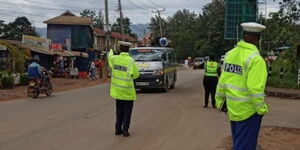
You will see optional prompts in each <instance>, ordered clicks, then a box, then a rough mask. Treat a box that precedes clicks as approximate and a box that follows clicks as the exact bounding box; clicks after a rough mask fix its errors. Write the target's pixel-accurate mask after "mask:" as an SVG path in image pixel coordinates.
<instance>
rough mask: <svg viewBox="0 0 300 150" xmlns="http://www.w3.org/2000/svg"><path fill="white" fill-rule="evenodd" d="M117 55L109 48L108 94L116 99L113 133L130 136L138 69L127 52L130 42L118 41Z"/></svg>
mask: <svg viewBox="0 0 300 150" xmlns="http://www.w3.org/2000/svg"><path fill="white" fill-rule="evenodd" d="M119 45H120V51H121V53H120V54H119V55H114V52H113V50H110V52H109V56H108V61H109V66H110V68H111V72H112V75H111V88H110V96H111V97H112V98H114V99H116V124H115V129H116V130H115V135H122V134H123V136H124V137H128V136H130V134H129V132H128V130H129V127H130V120H131V113H132V109H133V102H134V101H135V100H136V91H135V87H134V82H133V80H134V79H136V78H138V77H139V71H138V68H137V66H136V64H135V61H134V59H132V58H131V57H130V56H129V54H128V51H129V48H130V46H131V43H128V42H119Z"/></svg>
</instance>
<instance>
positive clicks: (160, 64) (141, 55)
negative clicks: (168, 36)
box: [129, 47, 177, 92]
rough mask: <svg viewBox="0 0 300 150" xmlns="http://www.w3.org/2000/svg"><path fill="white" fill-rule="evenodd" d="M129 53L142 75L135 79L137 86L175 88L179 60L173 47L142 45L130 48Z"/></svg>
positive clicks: (143, 87)
mask: <svg viewBox="0 0 300 150" xmlns="http://www.w3.org/2000/svg"><path fill="white" fill-rule="evenodd" d="M129 54H130V55H131V56H132V58H133V59H134V60H135V62H136V63H137V65H138V67H139V71H140V77H139V78H138V79H136V80H135V81H134V82H135V86H136V88H139V89H145V88H161V89H163V90H164V91H165V92H167V91H168V90H169V89H174V88H175V83H176V80H177V62H176V55H175V50H174V49H173V48H166V47H140V48H133V49H130V51H129Z"/></svg>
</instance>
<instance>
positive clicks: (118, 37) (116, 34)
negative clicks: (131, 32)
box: [111, 32, 137, 42]
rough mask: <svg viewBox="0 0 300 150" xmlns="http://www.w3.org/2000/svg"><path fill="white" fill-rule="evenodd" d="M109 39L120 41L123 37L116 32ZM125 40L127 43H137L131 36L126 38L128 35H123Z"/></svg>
mask: <svg viewBox="0 0 300 150" xmlns="http://www.w3.org/2000/svg"><path fill="white" fill-rule="evenodd" d="M111 37H112V38H116V39H120V40H121V39H123V36H122V35H121V34H120V33H117V32H112V33H111ZM125 39H126V40H127V41H129V42H135V41H137V40H136V39H135V38H134V37H131V36H128V35H125Z"/></svg>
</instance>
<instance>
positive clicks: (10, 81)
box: [1, 76, 14, 88]
mask: <svg viewBox="0 0 300 150" xmlns="http://www.w3.org/2000/svg"><path fill="white" fill-rule="evenodd" d="M1 82H2V87H3V88H13V87H14V78H13V77H10V76H8V77H4V78H3V79H2V81H1Z"/></svg>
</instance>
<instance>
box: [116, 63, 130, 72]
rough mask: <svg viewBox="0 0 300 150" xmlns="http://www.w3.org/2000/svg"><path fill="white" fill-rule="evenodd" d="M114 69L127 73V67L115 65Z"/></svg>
mask: <svg viewBox="0 0 300 150" xmlns="http://www.w3.org/2000/svg"><path fill="white" fill-rule="evenodd" d="M114 69H115V70H119V71H124V72H126V71H127V67H124V66H119V65H114Z"/></svg>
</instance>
